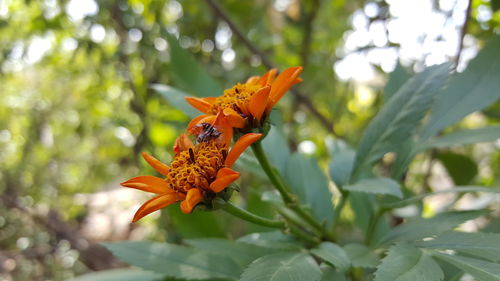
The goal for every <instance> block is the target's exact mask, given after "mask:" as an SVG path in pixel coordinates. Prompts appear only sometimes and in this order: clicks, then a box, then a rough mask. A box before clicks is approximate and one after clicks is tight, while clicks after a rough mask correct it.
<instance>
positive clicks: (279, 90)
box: [267, 66, 304, 110]
mask: <svg viewBox="0 0 500 281" xmlns="http://www.w3.org/2000/svg"><path fill="white" fill-rule="evenodd" d="M303 69H304V68H303V67H302V66H296V67H289V68H287V69H285V71H283V72H282V73H280V75H278V77H277V78H276V80H274V82H273V85H272V88H271V93H270V94H269V100H270V101H269V104H268V105H267V110H270V109H271V108H272V107H273V106H274V105H275V104H276V103H277V102H278V101H279V100H280V99H281V98H282V97H283V95H284V94H285V93H286V92H287V91H288V89H290V87H291V86H292V85H293V84H295V81H296V79H297V78H298V76H299V75H300V74H301V73H302V70H303Z"/></svg>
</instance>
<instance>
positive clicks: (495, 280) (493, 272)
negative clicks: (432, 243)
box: [432, 252, 500, 281]
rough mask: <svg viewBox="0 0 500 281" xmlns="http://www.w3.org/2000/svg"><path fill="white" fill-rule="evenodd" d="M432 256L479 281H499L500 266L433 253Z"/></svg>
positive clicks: (478, 260)
mask: <svg viewBox="0 0 500 281" xmlns="http://www.w3.org/2000/svg"><path fill="white" fill-rule="evenodd" d="M432 255H433V256H434V257H436V258H439V259H441V260H443V261H445V262H447V263H450V264H452V265H454V266H456V267H457V268H460V269H461V270H463V271H465V272H467V273H469V274H470V275H472V276H474V277H476V278H477V279H478V280H479V281H499V280H500V265H499V264H498V263H492V262H488V261H484V260H480V259H474V258H467V257H462V256H457V255H447V254H443V253H439V252H433V253H432Z"/></svg>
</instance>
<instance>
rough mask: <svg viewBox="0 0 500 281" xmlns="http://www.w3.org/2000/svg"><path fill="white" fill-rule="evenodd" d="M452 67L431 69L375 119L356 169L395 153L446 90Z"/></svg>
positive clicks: (404, 88)
mask: <svg viewBox="0 0 500 281" xmlns="http://www.w3.org/2000/svg"><path fill="white" fill-rule="evenodd" d="M449 68H450V65H449V64H442V65H438V66H431V67H429V68H427V69H426V70H424V71H423V72H421V73H419V74H417V75H415V76H414V77H413V78H411V79H410V80H408V81H407V82H406V83H405V84H404V85H403V86H402V87H401V88H400V89H399V90H398V91H397V93H395V94H394V96H393V97H392V98H391V99H390V100H389V101H388V102H387V103H386V104H385V105H384V107H383V108H382V109H381V110H380V112H379V113H378V114H377V115H376V116H375V118H373V120H372V121H371V122H370V124H369V125H368V127H367V128H366V130H365V132H364V134H363V137H362V138H361V141H360V144H359V149H358V152H357V154H356V162H355V168H356V170H359V169H361V168H362V167H363V165H364V164H365V163H371V162H373V161H375V160H377V159H379V158H380V157H381V156H383V155H384V154H385V153H387V152H390V151H395V150H396V149H397V147H398V146H399V145H400V144H401V143H403V142H404V141H406V140H407V139H408V138H409V137H410V136H411V135H412V134H413V132H414V131H415V129H416V128H417V126H418V124H419V123H420V121H421V119H422V118H423V117H424V115H425V113H426V112H427V110H428V109H429V107H430V105H431V104H432V101H433V99H434V96H435V95H436V93H437V92H438V91H439V90H440V89H441V88H442V87H443V85H444V83H445V81H446V78H447V77H448V72H449Z"/></svg>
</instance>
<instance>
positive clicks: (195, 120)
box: [186, 114, 212, 132]
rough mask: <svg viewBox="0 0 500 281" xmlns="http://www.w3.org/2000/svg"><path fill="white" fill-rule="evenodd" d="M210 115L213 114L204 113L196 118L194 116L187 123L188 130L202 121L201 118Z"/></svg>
mask: <svg viewBox="0 0 500 281" xmlns="http://www.w3.org/2000/svg"><path fill="white" fill-rule="evenodd" d="M208 116H212V115H207V114H203V115H200V116H196V117H195V118H193V119H192V120H191V121H189V124H188V125H187V130H186V131H188V132H191V129H193V127H194V126H196V125H198V124H200V123H202V121H201V120H203V119H205V118H207V117H208Z"/></svg>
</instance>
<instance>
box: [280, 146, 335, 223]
mask: <svg viewBox="0 0 500 281" xmlns="http://www.w3.org/2000/svg"><path fill="white" fill-rule="evenodd" d="M285 179H286V180H287V182H288V184H289V186H290V187H291V189H292V191H293V193H295V194H296V195H297V196H298V197H299V198H300V200H301V202H302V203H303V204H307V205H308V206H309V207H310V208H311V210H312V213H313V215H314V216H315V217H316V218H317V219H318V220H319V221H321V222H325V223H326V225H327V226H330V225H331V222H332V220H333V213H334V210H333V203H332V194H331V193H330V190H329V189H328V181H327V179H326V177H325V175H324V174H323V172H322V171H321V169H320V168H319V167H318V163H317V162H316V160H314V159H311V158H307V157H305V156H304V155H302V154H298V153H294V154H292V156H291V157H290V158H289V160H288V163H287V166H286V173H285Z"/></svg>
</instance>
